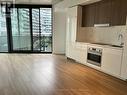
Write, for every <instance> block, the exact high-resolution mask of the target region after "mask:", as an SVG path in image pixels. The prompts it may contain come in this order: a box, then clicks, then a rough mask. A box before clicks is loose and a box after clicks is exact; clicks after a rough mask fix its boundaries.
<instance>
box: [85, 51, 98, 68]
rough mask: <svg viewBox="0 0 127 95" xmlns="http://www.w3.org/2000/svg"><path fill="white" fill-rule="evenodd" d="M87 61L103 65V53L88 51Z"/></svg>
mask: <svg viewBox="0 0 127 95" xmlns="http://www.w3.org/2000/svg"><path fill="white" fill-rule="evenodd" d="M87 62H88V63H91V64H94V65H97V66H101V54H97V53H91V52H88V54H87Z"/></svg>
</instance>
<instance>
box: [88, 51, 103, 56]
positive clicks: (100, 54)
mask: <svg viewBox="0 0 127 95" xmlns="http://www.w3.org/2000/svg"><path fill="white" fill-rule="evenodd" d="M88 53H89V54H94V55H99V56H102V53H96V52H90V51H89V52H88ZM88 53H87V54H88Z"/></svg>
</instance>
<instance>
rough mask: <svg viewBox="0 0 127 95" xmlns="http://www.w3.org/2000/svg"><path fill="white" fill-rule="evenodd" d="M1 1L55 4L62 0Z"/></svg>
mask: <svg viewBox="0 0 127 95" xmlns="http://www.w3.org/2000/svg"><path fill="white" fill-rule="evenodd" d="M0 1H14V3H17V4H55V3H58V2H59V1H62V0H0Z"/></svg>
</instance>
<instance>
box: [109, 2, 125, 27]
mask: <svg viewBox="0 0 127 95" xmlns="http://www.w3.org/2000/svg"><path fill="white" fill-rule="evenodd" d="M111 16H112V17H111V25H112V26H116V25H126V16H127V0H112V12H111Z"/></svg>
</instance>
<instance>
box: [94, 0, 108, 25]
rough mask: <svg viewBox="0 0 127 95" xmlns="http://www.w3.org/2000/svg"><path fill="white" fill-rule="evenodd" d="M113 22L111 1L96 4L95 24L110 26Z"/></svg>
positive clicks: (106, 0)
mask: <svg viewBox="0 0 127 95" xmlns="http://www.w3.org/2000/svg"><path fill="white" fill-rule="evenodd" d="M110 21H111V0H102V1H100V2H97V3H96V13H95V24H109V23H110Z"/></svg>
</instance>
